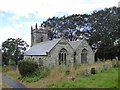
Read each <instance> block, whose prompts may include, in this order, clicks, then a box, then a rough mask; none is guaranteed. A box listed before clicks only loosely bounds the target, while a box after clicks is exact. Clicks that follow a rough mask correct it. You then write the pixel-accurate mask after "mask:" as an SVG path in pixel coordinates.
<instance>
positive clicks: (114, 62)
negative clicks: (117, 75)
mask: <svg viewBox="0 0 120 90" xmlns="http://www.w3.org/2000/svg"><path fill="white" fill-rule="evenodd" d="M112 67H113V68H115V67H117V65H116V60H115V59H113V61H112Z"/></svg>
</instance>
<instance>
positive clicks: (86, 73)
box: [84, 69, 89, 77]
mask: <svg viewBox="0 0 120 90" xmlns="http://www.w3.org/2000/svg"><path fill="white" fill-rule="evenodd" d="M84 75H85V76H86V77H88V76H89V74H88V69H84Z"/></svg>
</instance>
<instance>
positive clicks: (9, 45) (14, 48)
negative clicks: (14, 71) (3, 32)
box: [2, 38, 29, 65]
mask: <svg viewBox="0 0 120 90" xmlns="http://www.w3.org/2000/svg"><path fill="white" fill-rule="evenodd" d="M27 47H29V45H28V44H27V43H26V42H25V41H24V40H22V39H20V38H17V39H14V38H9V39H7V40H6V41H4V42H3V43H2V56H3V64H5V65H8V62H9V60H12V61H14V62H15V64H16V65H18V61H19V60H21V59H22V57H21V56H23V54H24V52H25V50H26V49H27Z"/></svg>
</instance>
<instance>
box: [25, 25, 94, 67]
mask: <svg viewBox="0 0 120 90" xmlns="http://www.w3.org/2000/svg"><path fill="white" fill-rule="evenodd" d="M24 59H29V60H36V61H37V62H38V63H39V62H40V61H41V60H42V62H43V65H44V66H47V67H52V66H59V65H67V66H69V65H70V66H74V65H79V64H85V63H88V64H93V63H94V62H95V60H94V52H93V50H92V48H91V47H90V46H89V44H88V43H87V41H86V40H85V39H84V38H83V39H81V40H79V41H68V40H66V39H65V38H64V37H62V38H58V39H55V40H48V28H44V27H39V28H38V27H37V25H36V26H35V29H33V28H32V27H31V48H30V49H29V50H28V51H26V52H25V54H24Z"/></svg>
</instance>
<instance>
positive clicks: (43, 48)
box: [24, 39, 61, 55]
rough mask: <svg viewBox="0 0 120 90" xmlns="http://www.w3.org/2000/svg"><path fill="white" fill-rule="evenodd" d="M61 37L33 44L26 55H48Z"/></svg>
mask: <svg viewBox="0 0 120 90" xmlns="http://www.w3.org/2000/svg"><path fill="white" fill-rule="evenodd" d="M59 40H61V39H55V40H52V41H45V42H41V43H39V44H35V45H33V46H32V47H31V48H30V49H29V50H28V51H27V52H25V54H24V55H47V54H46V52H49V51H50V50H51V49H52V48H53V47H54V46H55V45H56V44H57V43H58V42H59Z"/></svg>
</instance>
